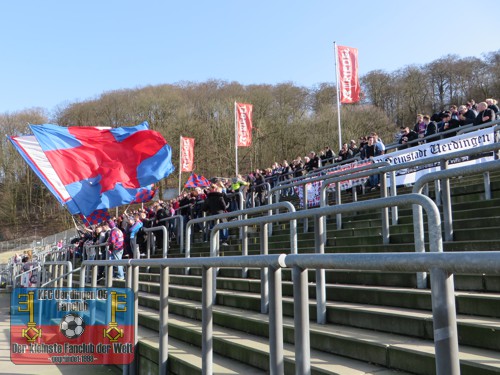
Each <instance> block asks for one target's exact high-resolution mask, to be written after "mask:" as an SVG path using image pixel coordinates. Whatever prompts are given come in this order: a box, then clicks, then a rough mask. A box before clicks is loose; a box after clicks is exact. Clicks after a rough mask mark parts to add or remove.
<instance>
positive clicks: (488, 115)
mask: <svg viewBox="0 0 500 375" xmlns="http://www.w3.org/2000/svg"><path fill="white" fill-rule="evenodd" d="M477 110H478V111H479V113H478V114H477V116H476V119H475V120H474V125H482V124H486V123H488V122H491V121H495V119H496V115H495V112H494V111H493V110H492V109H490V108H488V105H487V104H486V102H481V103H479V104H478V105H477Z"/></svg>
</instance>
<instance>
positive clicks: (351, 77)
mask: <svg viewBox="0 0 500 375" xmlns="http://www.w3.org/2000/svg"><path fill="white" fill-rule="evenodd" d="M337 58H338V66H339V82H338V84H339V85H340V102H341V103H347V104H349V103H356V102H359V93H360V85H359V79H358V49H357V48H351V47H344V46H337Z"/></svg>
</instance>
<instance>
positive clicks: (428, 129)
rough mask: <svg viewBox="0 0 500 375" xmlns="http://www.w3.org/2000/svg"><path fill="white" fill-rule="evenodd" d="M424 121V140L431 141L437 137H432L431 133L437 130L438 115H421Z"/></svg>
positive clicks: (433, 133)
mask: <svg viewBox="0 0 500 375" xmlns="http://www.w3.org/2000/svg"><path fill="white" fill-rule="evenodd" d="M423 119H424V122H425V133H424V138H426V140H425V142H426V143H429V142H433V141H435V140H436V139H438V137H433V135H435V134H437V132H438V127H437V123H436V121H440V119H439V115H437V114H433V115H432V117H429V115H424V117H423Z"/></svg>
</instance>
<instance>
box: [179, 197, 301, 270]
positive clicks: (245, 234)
mask: <svg viewBox="0 0 500 375" xmlns="http://www.w3.org/2000/svg"><path fill="white" fill-rule="evenodd" d="M274 209H285V210H287V211H288V212H294V211H295V207H294V206H293V205H292V204H291V203H290V202H279V203H275V204H270V205H266V206H260V207H253V208H247V209H244V210H241V211H233V212H227V213H223V214H218V215H211V216H206V217H200V218H197V219H192V220H189V221H188V222H187V224H186V246H185V250H186V258H189V257H190V256H191V230H192V229H191V228H192V226H193V225H195V224H200V223H207V222H209V221H218V220H221V219H227V218H234V217H235V216H238V217H241V219H240V220H239V221H238V222H243V221H245V220H247V216H248V215H253V214H259V213H263V212H267V213H268V215H270V214H271V212H272V210H274ZM294 223H295V224H294ZM293 224H294V225H295V226H294V228H295V229H294V230H295V231H296V224H297V223H296V222H292V223H291V225H290V228H292V226H293ZM240 228H241V229H242V233H243V237H242V238H241V240H242V246H241V251H242V255H247V254H248V226H246V225H243V226H240ZM261 229H262V230H263V231H264V234H263V235H264V236H265V237H266V238H267V237H268V236H269V234H270V229H271V228H270V227H268V226H267V225H266V226H265V227H263V228H261ZM291 230H292V229H291ZM263 231H261V235H262V233H263ZM266 243H267V242H266ZM290 250H291V251H292V252H293V253H296V252H297V246H296V242H295V243H294V242H293V241H290ZM265 253H267V247H266V249H265V250H263V252H262V254H265ZM188 273H189V268H187V269H186V274H188ZM242 274H243V277H246V270H245V269H243V270H242Z"/></svg>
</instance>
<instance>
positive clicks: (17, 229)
mask: <svg viewBox="0 0 500 375" xmlns="http://www.w3.org/2000/svg"><path fill="white" fill-rule="evenodd" d="M361 82H362V91H363V101H362V102H361V103H358V104H355V105H349V106H347V105H344V106H342V108H341V121H342V139H343V140H344V141H347V140H349V139H356V140H357V139H358V138H359V136H362V135H366V134H367V133H368V132H370V131H376V132H378V133H379V134H380V135H381V138H382V139H383V140H384V141H385V142H386V143H391V142H392V140H393V135H394V133H395V132H396V130H397V129H398V128H399V126H400V125H403V124H405V125H410V126H412V125H413V123H414V119H415V114H416V113H428V114H432V113H434V112H439V111H441V110H442V109H444V108H447V107H448V106H449V105H450V104H457V105H460V104H463V103H465V102H466V101H467V100H469V99H475V100H476V101H482V100H484V99H485V98H487V97H493V98H497V99H498V97H499V96H500V50H499V51H496V52H490V53H487V54H485V55H484V56H482V57H481V58H478V57H466V58H459V57H458V56H453V55H448V56H444V57H442V58H440V59H438V60H435V61H433V62H431V63H429V64H426V65H423V66H416V65H412V66H406V67H404V68H401V69H399V70H397V71H394V72H386V71H383V70H375V71H371V72H369V73H367V74H366V75H364V76H362V77H361ZM234 101H238V102H246V103H251V104H253V105H254V115H253V125H254V130H253V144H252V146H251V147H248V148H240V149H239V169H240V172H247V171H250V170H252V169H254V168H256V167H259V168H265V167H268V166H270V165H271V164H272V162H274V161H282V160H283V159H288V160H292V159H294V158H295V157H297V156H299V155H300V156H303V155H305V154H306V153H307V152H308V151H310V150H316V151H318V150H321V149H323V148H324V146H327V145H329V146H330V147H332V149H334V150H338V147H339V142H338V131H337V128H338V125H337V106H336V89H335V85H334V84H332V83H322V84H319V85H316V86H315V87H311V88H307V87H301V86H297V85H295V84H293V83H280V84H275V85H267V84H261V85H248V86H244V85H241V84H239V83H237V82H225V81H217V80H211V81H207V82H202V83H193V82H181V83H177V84H165V85H157V86H147V87H141V88H134V89H122V90H117V91H112V92H106V93H103V94H101V95H99V96H98V97H96V98H95V99H92V100H86V101H82V102H77V103H71V104H68V105H66V106H64V107H60V108H56V109H55V110H53V112H52V113H48V111H47V110H46V109H39V108H38V109H37V108H35V109H26V110H23V111H19V112H14V113H4V114H0V125H1V126H0V132H1V133H2V137H1V138H0V215H1V217H2V218H3V223H2V225H0V241H1V240H5V239H10V238H13V237H16V236H19V235H21V234H22V233H24V232H26V230H28V228H33V227H35V226H38V228H40V229H39V233H41V232H43V228H50V227H51V226H61V225H63V226H64V227H67V226H68V225H70V224H71V217H70V216H69V214H68V213H67V212H66V211H65V210H64V209H62V208H61V207H59V205H58V203H57V201H56V200H55V199H54V198H53V197H52V196H51V193H50V192H49V191H48V190H47V189H46V188H45V187H44V186H43V184H42V183H41V182H40V181H39V180H38V178H37V177H36V176H35V175H34V174H33V173H32V172H31V171H30V169H29V168H28V166H27V164H26V163H25V162H24V161H23V160H22V159H21V157H20V156H19V155H18V154H17V152H16V151H15V150H14V148H13V147H12V145H11V144H10V143H9V142H8V140H7V139H6V137H5V136H6V135H20V134H26V133H29V128H28V124H41V123H56V124H59V125H62V126H112V127H117V126H130V125H136V124H138V123H141V122H143V121H148V122H149V124H150V127H151V129H153V130H157V131H159V132H161V133H162V134H163V136H164V137H165V139H166V140H167V141H168V142H169V144H170V145H171V146H172V151H173V158H172V160H173V161H174V164H177V162H176V160H178V155H179V154H178V152H179V137H180V136H181V135H182V136H185V137H192V138H195V142H196V145H195V161H196V166H195V168H196V173H199V174H203V175H205V176H206V177H211V176H232V175H233V174H234V168H235V160H234V157H235V152H234V112H233V111H234ZM177 178H178V174H177V173H174V174H173V175H172V176H171V177H169V178H168V179H167V180H166V181H163V183H162V184H163V187H175V186H177V184H178V179H177ZM184 178H187V176H185V177H184ZM49 224H50V225H49ZM48 230H49V231H50V230H52V229H48ZM52 231H53V230H52ZM56 231H57V230H56Z"/></svg>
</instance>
